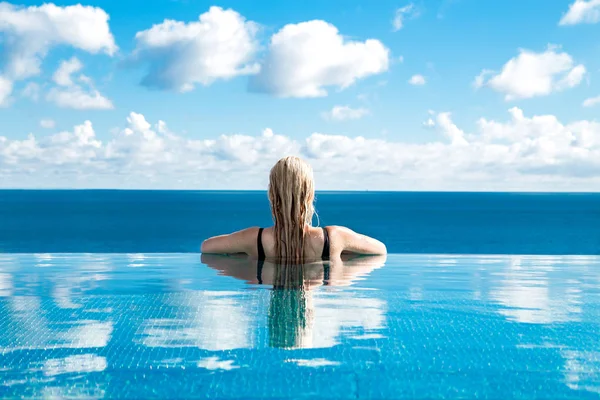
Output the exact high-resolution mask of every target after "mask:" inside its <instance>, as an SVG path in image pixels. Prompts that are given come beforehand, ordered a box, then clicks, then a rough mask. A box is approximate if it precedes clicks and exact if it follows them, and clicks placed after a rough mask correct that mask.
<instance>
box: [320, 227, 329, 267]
mask: <svg viewBox="0 0 600 400" xmlns="http://www.w3.org/2000/svg"><path fill="white" fill-rule="evenodd" d="M321 229H323V254H321V259H323V260H329V252H330V250H329V233H328V232H327V228H325V227H323V228H321Z"/></svg>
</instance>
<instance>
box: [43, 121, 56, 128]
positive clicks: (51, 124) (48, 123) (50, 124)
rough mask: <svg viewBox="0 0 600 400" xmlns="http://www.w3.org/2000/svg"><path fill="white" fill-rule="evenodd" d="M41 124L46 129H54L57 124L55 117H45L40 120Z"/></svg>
mask: <svg viewBox="0 0 600 400" xmlns="http://www.w3.org/2000/svg"><path fill="white" fill-rule="evenodd" d="M40 126H41V127H42V128H46V129H52V128H54V127H55V126H56V122H55V121H54V120H53V119H43V120H41V121H40Z"/></svg>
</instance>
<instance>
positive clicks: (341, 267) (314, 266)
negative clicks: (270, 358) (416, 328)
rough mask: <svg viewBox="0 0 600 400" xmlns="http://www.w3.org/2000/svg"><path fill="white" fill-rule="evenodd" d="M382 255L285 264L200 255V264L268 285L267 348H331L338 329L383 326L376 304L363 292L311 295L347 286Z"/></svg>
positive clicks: (381, 307) (373, 266)
mask: <svg viewBox="0 0 600 400" xmlns="http://www.w3.org/2000/svg"><path fill="white" fill-rule="evenodd" d="M385 260H386V257H385V256H369V257H356V258H353V259H346V260H343V261H342V260H340V261H337V262H336V261H332V262H316V263H310V264H304V265H286V264H278V263H273V262H269V261H264V262H259V261H256V260H253V259H252V258H250V257H246V256H233V257H231V256H221V255H211V254H203V255H202V262H203V263H204V264H207V265H208V266H209V267H211V268H214V269H217V270H218V271H220V272H221V274H222V275H227V276H232V277H235V278H238V279H241V280H244V281H246V282H249V283H257V284H265V285H270V286H272V290H271V291H270V293H269V304H268V311H267V313H266V316H267V329H268V346H270V347H278V348H285V349H295V348H317V347H331V346H334V345H335V344H337V343H338V339H337V337H338V336H339V335H340V332H341V331H342V330H343V329H350V328H362V329H363V330H366V331H376V330H378V329H381V328H382V327H383V321H384V319H385V318H384V306H385V303H384V302H383V301H382V300H379V299H374V298H368V297H366V296H365V295H364V294H362V295H360V296H359V297H358V298H355V297H354V296H353V295H351V296H348V295H347V293H344V292H332V293H325V294H322V292H316V291H315V289H316V288H318V287H321V286H322V287H325V288H335V287H337V286H349V285H351V284H352V283H353V282H355V281H357V280H360V279H363V278H364V277H365V276H366V275H368V274H369V273H370V272H371V271H373V270H374V269H376V268H379V267H381V266H383V265H384V263H385Z"/></svg>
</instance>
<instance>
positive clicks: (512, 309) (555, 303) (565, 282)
mask: <svg viewBox="0 0 600 400" xmlns="http://www.w3.org/2000/svg"><path fill="white" fill-rule="evenodd" d="M559 261H560V259H558V258H552V257H548V258H537V259H535V260H533V262H531V259H530V258H528V259H525V258H524V257H518V256H513V257H511V258H510V262H509V263H507V264H508V265H507V268H506V269H505V270H504V271H503V272H502V273H501V274H500V276H501V279H500V280H499V281H498V286H497V287H496V288H495V289H494V290H493V291H492V292H491V298H492V299H493V300H494V301H497V302H499V303H500V304H502V305H503V306H505V308H504V309H503V310H501V313H502V314H503V315H505V316H506V317H508V318H510V319H513V320H516V321H518V322H523V323H536V324H548V323H557V322H566V321H577V320H578V317H579V315H580V313H581V282H580V281H578V280H577V279H572V278H569V277H568V276H565V277H564V279H561V280H560V281H556V282H552V279H551V275H552V274H553V273H557V271H556V268H555V267H554V263H556V262H559Z"/></svg>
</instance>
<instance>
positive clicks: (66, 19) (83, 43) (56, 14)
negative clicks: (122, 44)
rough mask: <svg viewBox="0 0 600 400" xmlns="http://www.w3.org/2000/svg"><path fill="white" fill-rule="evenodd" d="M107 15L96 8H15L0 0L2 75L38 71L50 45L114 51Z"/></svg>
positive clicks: (21, 76)
mask: <svg viewBox="0 0 600 400" xmlns="http://www.w3.org/2000/svg"><path fill="white" fill-rule="evenodd" d="M108 19H109V17H108V14H107V13H106V12H105V11H104V10H102V9H101V8H97V7H89V6H82V5H79V4H78V5H74V6H67V7H59V6H56V5H54V4H44V5H41V6H39V7H38V6H31V7H17V6H14V5H12V4H9V3H0V33H1V34H2V35H3V37H4V40H3V44H4V57H5V60H6V64H5V71H4V75H5V76H6V77H7V78H8V79H11V80H19V79H25V78H28V77H31V76H34V75H37V74H39V73H40V65H41V62H42V59H43V58H44V57H45V56H46V54H47V53H48V51H49V50H50V48H52V47H54V46H59V45H68V46H72V47H75V48H77V49H81V50H84V51H87V52H90V53H100V52H104V53H106V54H108V55H113V54H114V53H115V52H116V51H117V46H116V44H115V41H114V38H113V36H112V34H111V32H110V29H109V26H108Z"/></svg>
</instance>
